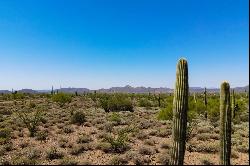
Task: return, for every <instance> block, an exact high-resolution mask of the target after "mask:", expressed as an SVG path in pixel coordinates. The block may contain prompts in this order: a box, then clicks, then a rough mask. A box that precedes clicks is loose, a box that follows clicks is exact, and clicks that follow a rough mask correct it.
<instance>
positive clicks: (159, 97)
mask: <svg viewBox="0 0 250 166" xmlns="http://www.w3.org/2000/svg"><path fill="white" fill-rule="evenodd" d="M158 106H159V107H161V94H160V93H159V96H158Z"/></svg>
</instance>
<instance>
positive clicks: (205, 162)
mask: <svg viewBox="0 0 250 166" xmlns="http://www.w3.org/2000/svg"><path fill="white" fill-rule="evenodd" d="M201 164H203V165H214V163H213V162H212V161H211V160H210V159H209V158H208V157H203V158H201Z"/></svg>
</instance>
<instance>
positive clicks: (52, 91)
mask: <svg viewBox="0 0 250 166" xmlns="http://www.w3.org/2000/svg"><path fill="white" fill-rule="evenodd" d="M53 94H54V88H53V86H52V88H51V95H53Z"/></svg>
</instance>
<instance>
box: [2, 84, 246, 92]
mask: <svg viewBox="0 0 250 166" xmlns="http://www.w3.org/2000/svg"><path fill="white" fill-rule="evenodd" d="M234 90H235V91H236V92H245V91H247V92H248V91H249V85H247V86H244V87H235V88H234ZM54 91H58V92H64V93H75V92H77V93H84V92H94V91H95V90H90V89H87V88H60V89H55V90H54ZM96 91H97V92H102V93H114V92H121V93H149V92H150V93H173V91H174V90H173V89H170V88H163V87H160V88H151V87H143V86H141V87H132V86H129V85H127V86H124V87H112V88H109V89H98V90H96ZM189 91H190V92H191V93H192V92H197V93H200V92H203V91H204V88H201V87H190V88H189ZM219 91H220V89H219V88H207V92H210V93H216V92H219ZM18 92H22V93H32V94H35V93H50V92H51V90H32V89H22V90H19V91H18ZM0 93H11V91H8V90H0Z"/></svg>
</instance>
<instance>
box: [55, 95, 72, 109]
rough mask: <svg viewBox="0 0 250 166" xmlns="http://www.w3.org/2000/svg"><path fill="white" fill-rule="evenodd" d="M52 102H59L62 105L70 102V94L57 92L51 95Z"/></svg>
mask: <svg viewBox="0 0 250 166" xmlns="http://www.w3.org/2000/svg"><path fill="white" fill-rule="evenodd" d="M52 100H53V101H54V102H57V103H59V105H60V106H64V105H65V104H66V103H70V102H71V100H72V96H71V95H70V94H65V93H58V94H55V95H53V96H52Z"/></svg>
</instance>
